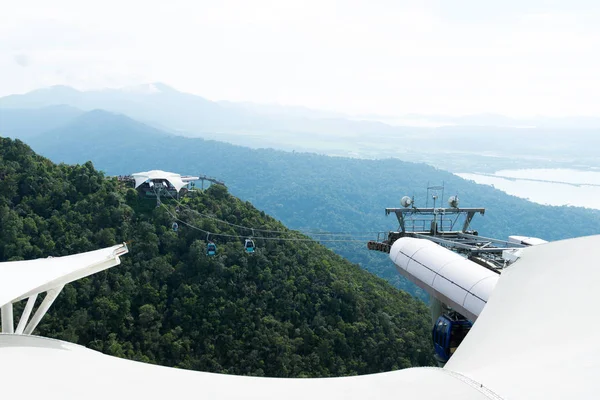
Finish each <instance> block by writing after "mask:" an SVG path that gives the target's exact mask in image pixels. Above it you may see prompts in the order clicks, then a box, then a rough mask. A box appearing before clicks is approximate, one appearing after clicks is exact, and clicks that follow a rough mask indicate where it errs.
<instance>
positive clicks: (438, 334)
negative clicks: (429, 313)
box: [432, 313, 473, 363]
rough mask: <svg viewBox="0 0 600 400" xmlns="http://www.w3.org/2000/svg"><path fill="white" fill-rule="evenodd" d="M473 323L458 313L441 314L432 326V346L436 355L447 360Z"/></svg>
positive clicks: (444, 360) (441, 359) (442, 359)
mask: <svg viewBox="0 0 600 400" xmlns="http://www.w3.org/2000/svg"><path fill="white" fill-rule="evenodd" d="M472 326H473V323H472V322H471V321H469V320H467V319H466V318H464V317H463V316H462V315H460V314H458V313H449V314H444V315H441V316H440V317H439V318H438V319H437V321H436V323H435V325H434V326H433V331H432V336H433V347H434V349H435V355H436V357H437V358H438V359H439V360H440V361H442V362H444V363H445V362H447V361H448V360H449V359H450V357H451V356H452V354H454V352H455V351H456V349H457V348H458V346H459V345H460V343H461V342H462V341H463V339H464V338H465V336H467V333H469V330H470V329H471V327H472Z"/></svg>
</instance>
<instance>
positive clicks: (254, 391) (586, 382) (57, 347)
mask: <svg viewBox="0 0 600 400" xmlns="http://www.w3.org/2000/svg"><path fill="white" fill-rule="evenodd" d="M599 259H600V236H592V237H585V238H579V239H572V240H566V241H559V242H552V243H547V244H543V245H539V246H533V247H528V248H524V249H522V250H521V254H520V258H519V259H517V260H516V261H515V262H514V264H512V265H510V266H508V267H507V268H506V269H505V270H504V272H503V273H502V274H501V275H500V277H499V279H498V282H497V284H496V288H495V289H494V291H493V293H492V294H491V296H490V297H489V299H488V301H487V305H486V306H485V308H484V309H483V311H482V312H481V313H480V314H479V318H478V319H477V322H476V323H475V325H474V326H473V328H472V329H471V331H470V333H469V334H468V335H467V337H466V338H465V340H464V341H463V342H462V344H461V345H460V347H459V348H458V350H457V351H456V353H455V354H454V355H453V357H452V358H451V359H450V361H449V362H448V363H447V364H446V366H445V367H444V368H411V369H406V370H401V371H395V372H389V373H382V374H374V375H364V376H355V377H345V378H324V379H276V378H256V377H241V376H231V375H221V374H212V373H205V372H193V371H185V370H180V369H173V368H166V367H159V366H154V365H148V364H143V363H139V362H134V361H128V360H123V359H118V358H114V357H110V356H106V355H102V354H100V353H98V352H95V351H92V350H88V349H86V348H84V347H81V346H77V345H73V344H70V343H66V342H62V341H58V340H52V339H46V338H40V337H34V336H24V335H16V334H4V335H0V376H1V377H2V383H5V382H7V383H8V384H4V385H3V388H2V394H4V395H6V396H5V397H6V398H9V396H10V395H13V396H11V397H18V398H25V399H38V398H44V399H82V398H85V399H92V400H95V399H98V400H100V399H102V400H105V399H107V398H111V399H112V398H115V399H137V398H141V399H160V400H164V399H169V398H175V399H180V398H184V399H187V398H202V399H215V400H230V399H231V400H233V399H235V400H238V399H250V400H254V399H255V400H259V399H260V400H281V399H286V400H306V399H350V400H354V399H356V400H358V399H386V400H392V399H405V398H406V399H425V400H427V399H435V400H439V399H466V400H472V399H473V400H474V399H478V400H481V399H513V400H521V399H523V400H524V399H527V400H530V399H567V398H569V399H593V398H597V397H598V393H600V380H599V379H597V377H598V376H600V344H598V339H597V332H598V330H599V327H600V323H599V322H598V319H597V318H595V317H594V315H595V311H596V302H597V287H598V284H599V283H600V268H598V266H597V263H598V261H597V260H599ZM47 261H50V260H46V261H44V260H42V262H47ZM2 271H3V269H2V268H0V282H5V280H6V278H7V276H6V275H4V274H3V272H2ZM30 278H31V276H21V277H20V278H19V279H23V280H28V279H30ZM15 284H19V283H18V282H16V283H15ZM7 286H10V285H4V286H2V288H1V289H0V290H4V288H6V287H7ZM34 286H35V285H34ZM32 382H35V384H32ZM12 390H14V393H13V392H12Z"/></svg>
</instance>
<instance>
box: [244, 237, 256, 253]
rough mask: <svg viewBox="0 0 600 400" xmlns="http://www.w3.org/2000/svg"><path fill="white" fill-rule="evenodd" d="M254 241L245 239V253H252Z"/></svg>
mask: <svg viewBox="0 0 600 400" xmlns="http://www.w3.org/2000/svg"><path fill="white" fill-rule="evenodd" d="M254 247H255V246H254V241H253V240H252V239H246V241H245V242H244V249H246V253H254Z"/></svg>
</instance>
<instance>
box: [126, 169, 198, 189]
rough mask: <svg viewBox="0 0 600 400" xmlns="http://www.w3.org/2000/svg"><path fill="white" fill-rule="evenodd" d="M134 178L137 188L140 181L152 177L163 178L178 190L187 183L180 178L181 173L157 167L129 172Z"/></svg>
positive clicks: (142, 181) (151, 178)
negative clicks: (133, 172)
mask: <svg viewBox="0 0 600 400" xmlns="http://www.w3.org/2000/svg"><path fill="white" fill-rule="evenodd" d="M131 176H133V178H134V179H135V187H136V188H137V187H138V186H140V185H141V184H142V183H144V182H146V181H149V180H153V179H164V180H166V181H169V183H170V184H171V185H173V186H174V187H175V188H176V189H177V190H178V191H179V190H181V188H182V187H184V186H185V185H187V182H184V181H183V180H182V179H181V175H179V174H176V173H173V172H165V171H161V170H159V169H153V170H152V171H146V172H136V173H135V174H131Z"/></svg>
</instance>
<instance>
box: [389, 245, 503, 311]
mask: <svg viewBox="0 0 600 400" xmlns="http://www.w3.org/2000/svg"><path fill="white" fill-rule="evenodd" d="M390 258H391V259H392V261H393V262H394V264H396V269H397V270H398V271H399V272H400V273H401V274H402V275H404V276H405V277H406V278H408V279H409V280H410V281H412V282H414V283H415V284H416V285H417V286H419V287H420V288H422V289H423V290H425V291H427V292H428V293H429V294H430V295H431V296H433V297H435V298H436V299H438V300H440V301H441V302H443V303H445V304H447V305H448V306H450V307H452V308H453V309H454V310H456V311H458V312H459V313H461V314H462V315H464V316H465V317H467V318H469V319H470V320H472V321H474V320H476V319H477V317H478V316H479V313H480V312H481V310H483V307H484V306H485V304H486V303H487V300H488V298H489V296H490V294H491V293H492V291H493V290H494V287H495V286H496V282H497V281H498V277H499V276H500V275H499V274H497V273H496V272H493V271H491V270H489V269H487V268H485V267H483V266H481V265H479V264H476V263H474V262H472V261H469V260H467V259H466V258H464V257H462V256H460V255H458V254H456V253H454V252H452V251H450V250H448V249H446V248H444V247H442V246H440V245H437V244H435V243H434V242H432V241H430V240H426V239H416V238H411V237H403V238H400V239H398V240H396V241H395V242H394V244H393V245H392V248H391V250H390Z"/></svg>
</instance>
